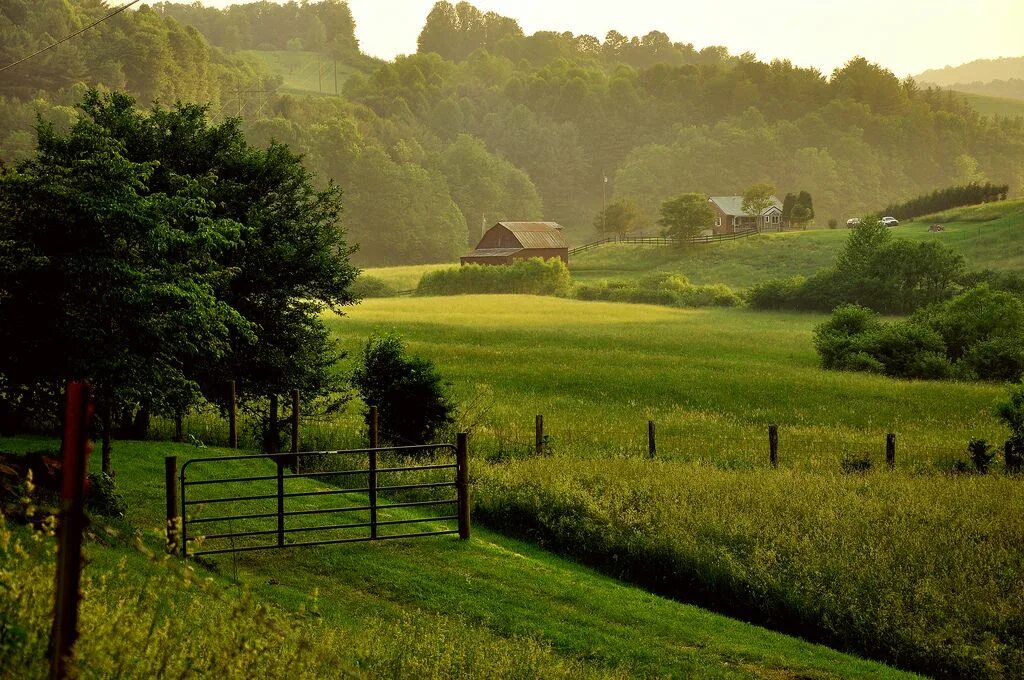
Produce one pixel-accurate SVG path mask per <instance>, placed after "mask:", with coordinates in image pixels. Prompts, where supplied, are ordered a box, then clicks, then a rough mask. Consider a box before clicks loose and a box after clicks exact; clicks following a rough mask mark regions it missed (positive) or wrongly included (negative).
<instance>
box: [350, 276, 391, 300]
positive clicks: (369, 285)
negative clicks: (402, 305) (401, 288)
mask: <svg viewBox="0 0 1024 680" xmlns="http://www.w3.org/2000/svg"><path fill="white" fill-rule="evenodd" d="M352 294H353V295H354V296H355V297H357V298H360V299H363V298H386V297H394V296H395V295H397V294H398V290H397V289H396V288H395V287H394V286H392V285H391V284H390V283H388V282H387V281H385V280H384V279H379V278H377V277H376V276H367V275H366V274H360V275H359V277H358V278H356V280H355V283H353V284H352Z"/></svg>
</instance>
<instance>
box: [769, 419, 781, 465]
mask: <svg viewBox="0 0 1024 680" xmlns="http://www.w3.org/2000/svg"><path fill="white" fill-rule="evenodd" d="M768 460H769V462H771V464H772V467H773V468H777V467H779V426H778V425H769V426H768Z"/></svg>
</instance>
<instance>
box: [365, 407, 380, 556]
mask: <svg viewBox="0 0 1024 680" xmlns="http://www.w3.org/2000/svg"><path fill="white" fill-rule="evenodd" d="M379 417H380V416H379V413H378V411H377V407H376V406H371V407H370V455H369V458H370V466H369V484H368V485H367V486H368V487H369V491H370V538H371V539H376V538H377V449H378V448H380V420H379Z"/></svg>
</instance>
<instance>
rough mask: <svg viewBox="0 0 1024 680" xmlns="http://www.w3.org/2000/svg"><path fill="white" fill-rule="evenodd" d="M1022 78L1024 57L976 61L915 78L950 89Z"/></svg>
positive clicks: (936, 70) (924, 73)
mask: <svg viewBox="0 0 1024 680" xmlns="http://www.w3.org/2000/svg"><path fill="white" fill-rule="evenodd" d="M1012 78H1024V57H1002V58H1000V59H976V60H974V61H971V62H968V63H966V64H960V65H959V66H946V67H944V68H936V69H929V70H927V71H923V72H921V73H919V74H917V75H916V76H914V80H916V81H918V82H920V83H928V84H934V85H939V86H941V87H950V86H953V85H956V84H957V83H973V82H979V83H987V82H991V81H993V80H1009V79H1012Z"/></svg>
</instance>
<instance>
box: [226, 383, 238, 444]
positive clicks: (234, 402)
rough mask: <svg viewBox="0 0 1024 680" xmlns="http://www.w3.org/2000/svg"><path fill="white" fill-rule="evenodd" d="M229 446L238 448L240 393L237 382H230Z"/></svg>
mask: <svg viewBox="0 0 1024 680" xmlns="http://www.w3.org/2000/svg"><path fill="white" fill-rule="evenodd" d="M228 446H230V447H231V448H233V449H237V448H238V392H237V390H236V389H235V381H234V380H229V381H228Z"/></svg>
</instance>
